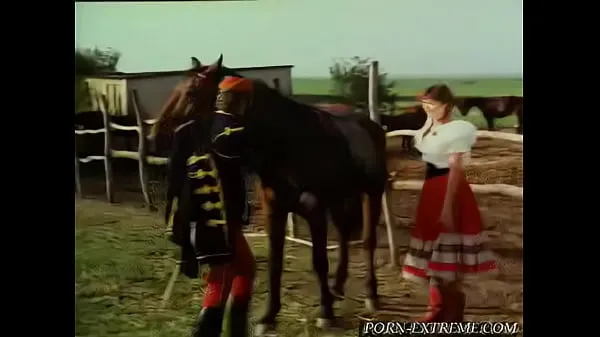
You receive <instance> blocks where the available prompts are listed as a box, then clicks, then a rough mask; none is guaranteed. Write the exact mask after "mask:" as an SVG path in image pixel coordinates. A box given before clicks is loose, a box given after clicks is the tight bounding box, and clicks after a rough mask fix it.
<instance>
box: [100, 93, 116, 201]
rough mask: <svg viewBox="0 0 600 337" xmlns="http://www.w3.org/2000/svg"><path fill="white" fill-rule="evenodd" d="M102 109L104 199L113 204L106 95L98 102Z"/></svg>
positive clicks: (108, 116)
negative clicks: (103, 129) (103, 130)
mask: <svg viewBox="0 0 600 337" xmlns="http://www.w3.org/2000/svg"><path fill="white" fill-rule="evenodd" d="M100 102H101V104H102V107H101V108H100V110H101V111H102V120H103V121H104V128H105V130H106V131H105V132H104V176H105V180H106V199H107V200H108V202H110V203H113V202H114V193H113V188H112V187H113V186H112V177H113V174H112V172H113V170H112V153H111V151H112V149H111V148H112V146H111V138H110V115H109V114H108V112H107V110H106V105H107V98H106V95H102V99H101V100H100Z"/></svg>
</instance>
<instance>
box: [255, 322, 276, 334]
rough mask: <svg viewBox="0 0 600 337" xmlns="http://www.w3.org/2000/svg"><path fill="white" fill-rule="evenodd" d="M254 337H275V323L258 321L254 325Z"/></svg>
mask: <svg viewBox="0 0 600 337" xmlns="http://www.w3.org/2000/svg"><path fill="white" fill-rule="evenodd" d="M254 336H255V337H276V336H277V332H276V331H275V324H264V323H258V324H256V326H255V327H254Z"/></svg>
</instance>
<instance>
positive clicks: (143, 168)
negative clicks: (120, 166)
mask: <svg viewBox="0 0 600 337" xmlns="http://www.w3.org/2000/svg"><path fill="white" fill-rule="evenodd" d="M131 99H132V100H133V111H134V113H135V119H136V121H137V125H138V128H139V129H138V135H139V141H138V154H139V157H140V158H139V161H138V170H139V175H140V186H141V187H142V194H143V195H144V201H145V202H146V205H147V206H148V209H149V210H151V211H155V210H156V207H155V206H154V203H153V202H152V200H151V199H150V193H149V192H148V140H147V138H146V129H145V128H144V120H143V119H142V112H141V111H140V107H139V105H138V96H137V90H135V89H133V90H132V92H131Z"/></svg>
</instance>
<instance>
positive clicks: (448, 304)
mask: <svg viewBox="0 0 600 337" xmlns="http://www.w3.org/2000/svg"><path fill="white" fill-rule="evenodd" d="M453 101H454V97H453V95H452V92H451V91H450V89H449V88H448V87H447V86H446V85H435V86H432V87H430V88H428V89H427V90H426V91H425V94H424V96H423V97H422V98H421V102H422V104H423V108H424V110H425V111H426V112H427V115H428V118H427V121H426V122H425V125H424V126H423V128H422V129H421V130H420V131H419V132H418V133H417V135H416V136H415V147H416V148H417V149H418V150H419V151H420V152H421V153H422V155H423V160H424V161H425V162H427V171H426V176H425V183H424V185H423V191H422V193H421V199H420V201H419V206H418V208H417V215H416V226H415V229H414V230H413V233H412V237H411V240H410V247H409V251H408V254H407V255H406V260H405V262H404V266H403V269H402V275H403V277H404V278H406V279H409V280H414V281H420V282H425V283H428V284H429V302H430V303H429V304H430V312H429V313H428V314H427V315H426V316H425V317H424V318H422V319H421V321H428V322H444V321H445V322H458V321H462V320H463V312H464V307H465V295H464V293H463V292H462V290H461V287H460V282H461V281H462V280H464V279H465V278H467V277H469V276H473V275H480V274H481V273H491V272H495V271H497V266H496V261H495V259H494V256H493V255H492V253H491V252H490V251H489V250H486V249H484V248H483V247H482V237H481V232H482V221H481V215H480V213H479V209H478V207H477V202H476V200H475V197H474V195H473V192H472V191H471V188H470V186H469V183H468V182H467V180H466V177H465V172H464V169H463V165H462V161H463V157H464V156H467V155H468V153H469V152H470V151H471V147H472V145H473V143H474V142H475V138H476V131H477V129H476V128H475V126H474V125H473V124H471V123H469V122H466V121H462V120H456V121H452V120H451V115H452V114H451V112H452V108H453V104H452V102H453Z"/></svg>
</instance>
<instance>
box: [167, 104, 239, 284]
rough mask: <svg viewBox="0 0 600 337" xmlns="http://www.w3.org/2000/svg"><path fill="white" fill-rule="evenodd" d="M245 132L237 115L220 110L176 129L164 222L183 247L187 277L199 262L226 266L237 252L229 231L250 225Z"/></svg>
mask: <svg viewBox="0 0 600 337" xmlns="http://www.w3.org/2000/svg"><path fill="white" fill-rule="evenodd" d="M243 134H244V133H243V127H241V125H240V124H238V123H237V121H236V119H235V117H234V116H233V115H230V114H227V113H225V112H222V111H217V112H216V113H215V114H214V115H213V116H211V117H203V119H195V120H192V121H189V122H187V123H185V124H183V125H181V126H179V127H178V128H177V129H176V131H175V135H174V137H173V149H172V152H171V155H170V157H169V168H168V177H167V181H168V189H167V209H166V212H165V217H166V218H165V221H166V222H167V232H168V234H170V237H171V240H172V241H173V242H175V243H176V244H177V245H179V246H180V247H181V248H182V263H183V264H184V268H183V270H184V273H185V274H186V275H187V276H190V277H197V273H198V272H197V268H198V263H200V264H220V263H226V262H227V261H228V260H229V259H230V258H231V257H232V255H233V254H235V252H234V251H233V247H234V246H233V245H232V242H231V240H232V239H233V236H232V231H233V230H241V228H240V227H241V226H243V225H245V224H247V222H248V218H249V214H248V212H249V207H248V201H247V184H246V179H245V172H244V167H243V160H244V156H243V152H242V145H243ZM196 261H197V262H196Z"/></svg>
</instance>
